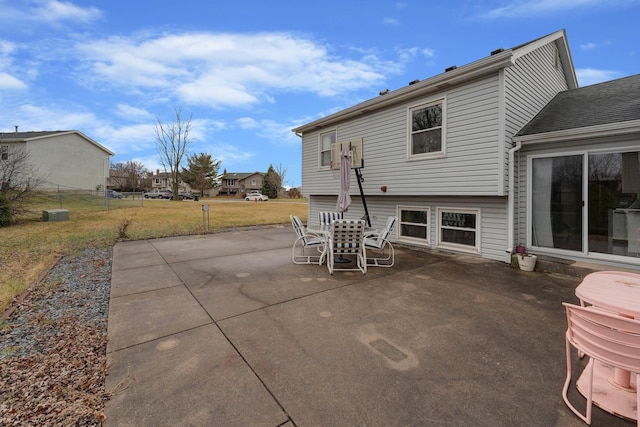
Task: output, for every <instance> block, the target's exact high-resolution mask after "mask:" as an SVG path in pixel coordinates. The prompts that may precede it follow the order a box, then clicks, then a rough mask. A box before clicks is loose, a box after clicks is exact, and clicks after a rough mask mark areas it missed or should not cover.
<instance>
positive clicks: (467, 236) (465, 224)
mask: <svg viewBox="0 0 640 427" xmlns="http://www.w3.org/2000/svg"><path fill="white" fill-rule="evenodd" d="M437 212H438V242H437V246H439V247H442V248H448V249H455V250H460V251H464V252H473V253H480V210H478V209H456V208H438V210H437Z"/></svg>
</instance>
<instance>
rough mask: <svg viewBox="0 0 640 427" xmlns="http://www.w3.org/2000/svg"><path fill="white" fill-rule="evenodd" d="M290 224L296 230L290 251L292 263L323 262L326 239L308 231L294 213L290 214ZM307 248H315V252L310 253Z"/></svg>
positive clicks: (325, 251) (319, 263)
mask: <svg viewBox="0 0 640 427" xmlns="http://www.w3.org/2000/svg"><path fill="white" fill-rule="evenodd" d="M290 218H291V225H293V229H294V230H295V232H296V235H297V238H296V241H295V242H293V248H292V252H291V260H292V261H293V263H294V264H318V265H321V264H322V263H323V262H324V258H325V256H326V253H327V239H326V238H325V236H321V235H318V234H315V233H310V232H309V231H308V230H307V229H306V228H305V226H304V225H303V224H302V221H300V218H298V217H297V216H295V215H291V216H290ZM309 249H313V250H315V251H316V252H317V253H314V254H313V255H310V254H309V253H308V250H309Z"/></svg>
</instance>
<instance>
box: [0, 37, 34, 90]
mask: <svg viewBox="0 0 640 427" xmlns="http://www.w3.org/2000/svg"><path fill="white" fill-rule="evenodd" d="M15 51H16V46H15V44H14V43H11V42H8V41H5V40H0V90H2V89H26V88H27V85H26V83H25V82H24V81H22V80H21V79H19V78H18V77H16V76H14V75H13V74H11V73H10V71H12V70H14V69H15V68H16V67H13V65H12V64H13V58H12V55H13V54H14V53H15Z"/></svg>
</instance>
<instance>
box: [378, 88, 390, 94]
mask: <svg viewBox="0 0 640 427" xmlns="http://www.w3.org/2000/svg"><path fill="white" fill-rule="evenodd" d="M388 93H389V89H385V90H381V91H380V95H386V94H388Z"/></svg>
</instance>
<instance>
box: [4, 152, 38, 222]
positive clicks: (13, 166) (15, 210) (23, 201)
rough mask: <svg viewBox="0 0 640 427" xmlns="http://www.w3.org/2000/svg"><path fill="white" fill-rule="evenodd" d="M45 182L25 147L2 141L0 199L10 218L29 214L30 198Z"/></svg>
mask: <svg viewBox="0 0 640 427" xmlns="http://www.w3.org/2000/svg"><path fill="white" fill-rule="evenodd" d="M44 181H45V177H42V176H40V174H39V172H38V170H37V169H36V167H35V165H34V164H33V163H32V162H31V161H30V158H29V152H28V151H27V149H26V148H25V147H24V146H21V145H18V144H4V143H2V141H1V140H0V198H1V199H3V203H4V204H5V206H6V211H8V213H9V215H8V216H9V217H14V216H16V215H20V214H22V213H25V212H27V202H28V199H29V197H30V196H32V195H33V194H34V190H35V189H36V188H38V187H39V186H40V185H42V183H44ZM9 219H10V218H9ZM5 225H6V224H5Z"/></svg>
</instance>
